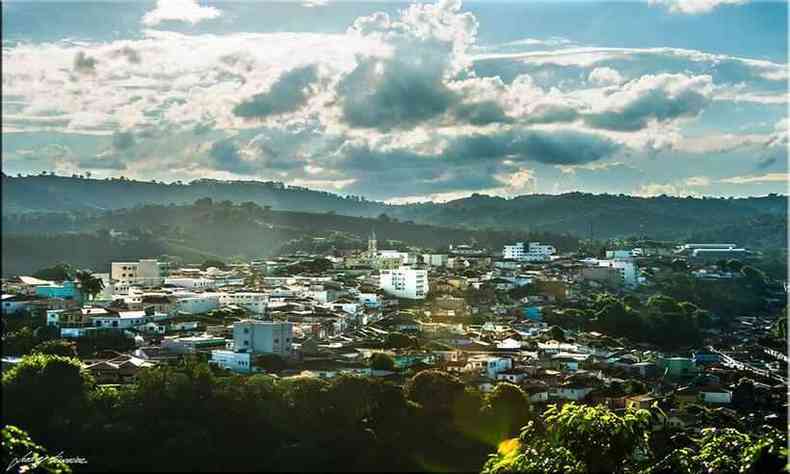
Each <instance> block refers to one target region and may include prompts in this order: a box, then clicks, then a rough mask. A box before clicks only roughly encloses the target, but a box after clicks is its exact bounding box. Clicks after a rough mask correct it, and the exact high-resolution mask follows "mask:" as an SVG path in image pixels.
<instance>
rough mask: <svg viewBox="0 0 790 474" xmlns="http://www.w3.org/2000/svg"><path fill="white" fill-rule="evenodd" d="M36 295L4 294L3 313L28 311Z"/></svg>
mask: <svg viewBox="0 0 790 474" xmlns="http://www.w3.org/2000/svg"><path fill="white" fill-rule="evenodd" d="M34 299H35V298H34V297H30V296H25V295H3V296H2V314H17V313H21V312H22V311H26V310H27V308H28V306H29V305H30V303H31V302H32V301H33V300H34Z"/></svg>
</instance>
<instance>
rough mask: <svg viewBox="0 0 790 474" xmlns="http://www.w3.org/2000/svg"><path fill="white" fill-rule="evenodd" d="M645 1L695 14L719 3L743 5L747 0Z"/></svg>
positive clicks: (674, 10)
mask: <svg viewBox="0 0 790 474" xmlns="http://www.w3.org/2000/svg"><path fill="white" fill-rule="evenodd" d="M647 3H648V4H649V5H655V6H663V7H666V8H667V9H669V11H670V12H672V13H685V14H690V15H695V14H699V13H709V12H711V11H713V10H714V9H715V8H717V7H719V6H721V5H743V4H745V3H749V0H647Z"/></svg>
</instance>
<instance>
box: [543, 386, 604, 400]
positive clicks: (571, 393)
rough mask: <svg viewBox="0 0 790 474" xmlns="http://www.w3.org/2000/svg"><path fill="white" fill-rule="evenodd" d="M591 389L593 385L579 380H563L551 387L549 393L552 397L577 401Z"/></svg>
mask: <svg viewBox="0 0 790 474" xmlns="http://www.w3.org/2000/svg"><path fill="white" fill-rule="evenodd" d="M592 391H593V387H591V386H588V385H587V384H584V383H581V382H565V383H563V384H560V385H559V386H555V387H552V388H551V391H550V392H549V395H550V396H551V397H552V398H559V399H562V400H571V401H574V402H578V401H581V400H583V399H584V397H586V396H587V394H588V393H590V392H592Z"/></svg>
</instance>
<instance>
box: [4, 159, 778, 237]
mask: <svg viewBox="0 0 790 474" xmlns="http://www.w3.org/2000/svg"><path fill="white" fill-rule="evenodd" d="M2 180H3V181H2V197H3V216H4V217H5V216H8V215H11V214H17V213H30V212H41V211H46V212H51V211H56V212H73V211H91V210H93V211H95V210H108V209H122V208H130V207H135V206H138V205H144V204H153V203H155V204H169V203H175V204H188V203H193V202H194V201H196V200H197V199H200V198H204V197H209V198H211V199H213V200H214V202H221V201H226V200H227V201H231V202H235V203H242V202H253V203H255V204H257V205H259V206H270V207H271V208H272V209H274V210H281V211H302V212H319V213H325V212H335V213H337V214H342V215H348V216H358V217H378V216H379V215H381V214H387V216H389V217H394V218H398V219H400V220H402V221H403V220H411V221H414V222H416V223H424V224H433V225H443V226H452V227H465V228H473V229H483V228H494V229H508V230H519V231H545V232H553V233H571V234H573V235H576V236H578V237H585V238H586V237H593V238H596V239H605V238H616V237H624V236H633V235H638V236H647V237H651V238H658V239H676V240H682V239H689V238H692V237H694V236H709V237H713V236H718V235H721V238H723V239H725V240H732V238H728V237H727V235H726V233H727V232H730V231H732V230H733V229H739V231H738V234H739V238H738V243H739V244H742V245H750V246H753V247H761V246H775V245H778V246H786V239H785V236H786V232H787V212H788V209H787V197H786V196H778V195H771V196H764V197H750V198H738V199H724V198H679V197H667V196H659V197H653V198H642V197H635V196H626V195H608V194H603V195H593V194H585V193H568V194H561V195H539V194H533V195H524V196H518V197H514V198H510V199H505V198H499V197H491V196H485V195H479V194H474V195H472V196H470V197H467V198H463V199H459V200H455V201H450V202H445V203H423V204H407V205H387V204H385V203H381V202H376V201H368V200H366V199H364V198H363V197H361V196H348V197H343V196H340V195H337V194H332V193H327V192H322V191H314V190H309V189H305V188H297V187H291V186H284V185H283V184H282V183H276V182H258V181H232V182H231V181H227V182H226V181H216V180H198V181H193V182H191V183H188V184H180V183H171V184H165V183H154V182H142V181H130V180H126V179H107V180H98V179H85V178H80V177H58V176H28V177H10V176H5V175H4V176H3V178H2ZM404 185H407V184H404ZM751 229H755V230H754V231H752V230H751Z"/></svg>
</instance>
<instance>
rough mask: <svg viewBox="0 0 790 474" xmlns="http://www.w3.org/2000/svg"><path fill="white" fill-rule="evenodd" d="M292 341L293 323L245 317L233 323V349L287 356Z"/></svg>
mask: <svg viewBox="0 0 790 474" xmlns="http://www.w3.org/2000/svg"><path fill="white" fill-rule="evenodd" d="M292 343H293V323H288V322H272V321H258V320H253V319H246V320H243V321H238V322H236V323H233V350H234V351H236V352H249V353H252V354H278V355H281V356H283V357H287V356H289V355H290V354H291V346H292Z"/></svg>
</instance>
